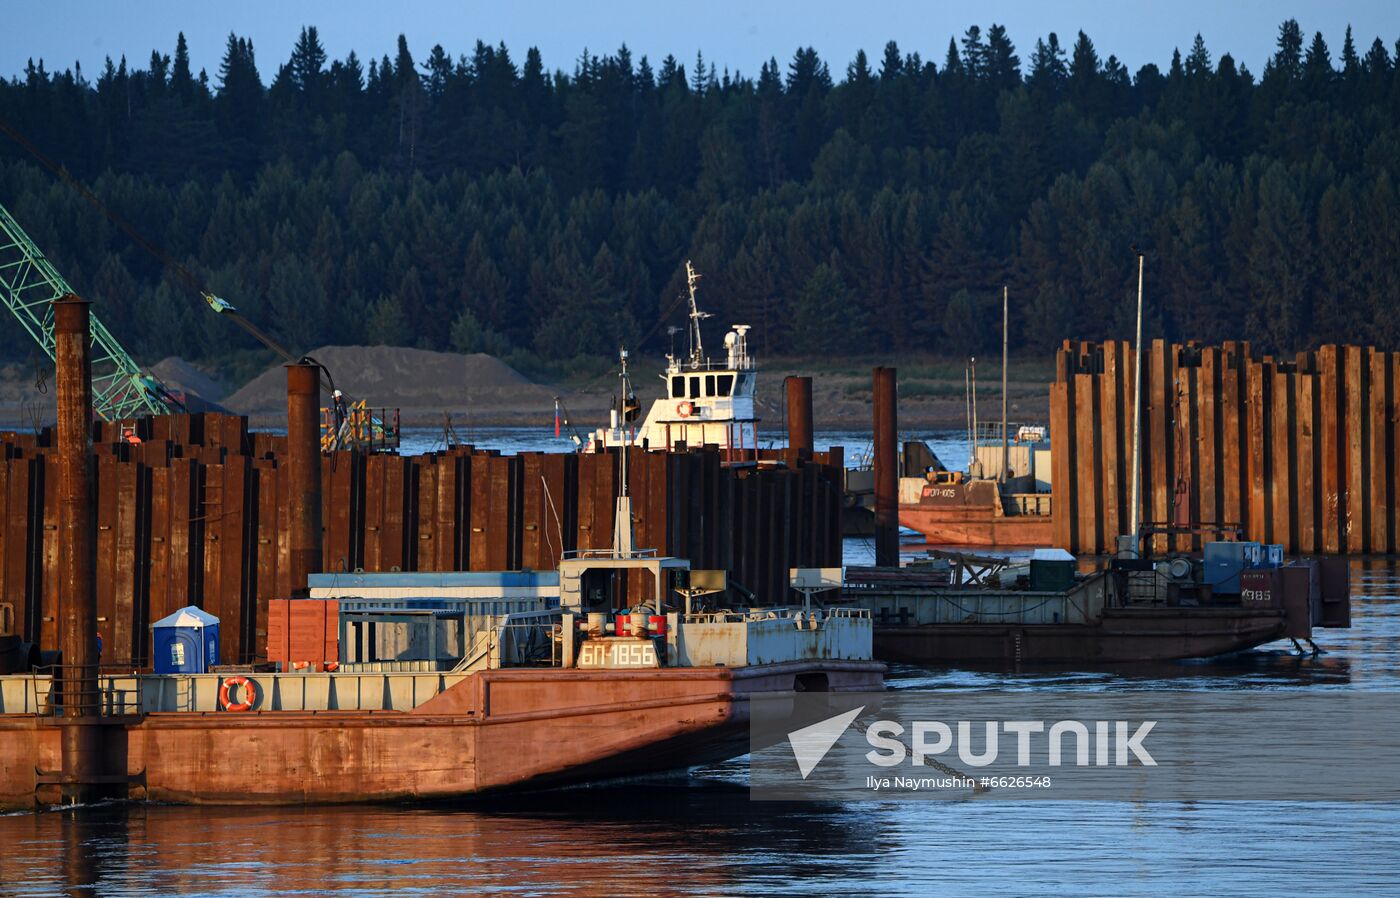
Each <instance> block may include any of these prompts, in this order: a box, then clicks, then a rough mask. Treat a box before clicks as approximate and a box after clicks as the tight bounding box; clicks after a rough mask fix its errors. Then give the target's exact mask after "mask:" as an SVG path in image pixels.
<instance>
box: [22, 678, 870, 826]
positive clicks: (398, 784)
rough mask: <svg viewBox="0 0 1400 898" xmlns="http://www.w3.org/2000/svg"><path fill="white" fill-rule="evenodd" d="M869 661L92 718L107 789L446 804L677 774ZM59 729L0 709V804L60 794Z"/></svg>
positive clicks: (488, 684)
mask: <svg viewBox="0 0 1400 898" xmlns="http://www.w3.org/2000/svg"><path fill="white" fill-rule="evenodd" d="M883 672H884V665H882V664H879V663H877V662H861V661H847V662H833V661H798V662H786V663H782V664H773V665H763V666H755V667H748V668H736V669H728V668H712V669H661V670H651V671H578V670H563V671H561V670H547V669H546V670H529V669H512V670H496V671H485V672H482V673H479V674H475V675H473V676H469V677H467V678H466V679H464V680H462V681H461V682H460V683H458V684H456V685H454V686H452V687H451V688H449V689H447V690H445V691H444V692H442V693H440V694H439V695H437V696H435V697H434V698H432V699H429V700H428V701H427V702H425V703H424V704H422V705H420V706H419V707H417V708H415V709H413V710H411V711H313V712H291V711H268V712H261V713H260V712H249V713H244V714H235V713H228V712H209V713H202V712H173V713H152V714H146V715H140V716H137V715H133V716H127V717H111V718H103V719H102V723H101V724H94V725H95V726H97V727H98V728H99V730H100V732H101V737H102V739H103V741H104V742H105V749H106V752H105V754H106V757H107V758H109V759H110V760H109V764H110V766H109V768H108V769H107V770H105V771H102V772H101V774H100V775H99V778H98V785H99V787H101V788H103V789H105V791H106V792H107V793H108V794H109V795H112V796H113V797H119V798H130V799H137V800H140V799H146V800H151V801H161V802H174V803H182V804H240V805H285V804H318V803H319V804H324V803H350V802H394V801H434V800H438V801H447V800H453V799H462V798H468V797H471V796H475V795H482V794H487V793H494V792H504V791H509V790H517V789H532V788H544V787H550V786H558V785H565V784H570V783H580V782H589V781H595V780H600V779H607V778H611V777H617V776H627V775H636V774H641V773H650V772H657V771H666V770H677V769H684V768H686V767H689V766H693V765H696V764H704V763H711V762H715V761H720V760H725V759H728V758H732V757H736V756H738V755H741V754H743V753H744V752H746V751H747V750H748V747H747V746H748V702H749V699H750V697H751V696H753V695H755V694H760V693H773V692H787V691H793V690H795V689H797V688H798V685H799V683H810V682H811V679H810V678H811V677H813V676H814V675H815V676H820V677H822V678H823V683H822V685H823V686H825V687H826V688H828V689H830V690H832V691H860V690H869V689H879V688H881V687H882V684H883ZM61 730H62V727H61V726H56V725H54V719H53V718H51V717H43V716H39V715H34V714H3V715H0V807H7V808H16V809H23V808H37V807H42V806H44V805H47V804H52V803H54V802H56V801H57V800H58V799H59V788H60V780H61V779H62V777H61V776H60V775H57V774H53V773H49V771H57V770H58V769H59V768H60V764H61V755H62V747H61V744H60V738H61Z"/></svg>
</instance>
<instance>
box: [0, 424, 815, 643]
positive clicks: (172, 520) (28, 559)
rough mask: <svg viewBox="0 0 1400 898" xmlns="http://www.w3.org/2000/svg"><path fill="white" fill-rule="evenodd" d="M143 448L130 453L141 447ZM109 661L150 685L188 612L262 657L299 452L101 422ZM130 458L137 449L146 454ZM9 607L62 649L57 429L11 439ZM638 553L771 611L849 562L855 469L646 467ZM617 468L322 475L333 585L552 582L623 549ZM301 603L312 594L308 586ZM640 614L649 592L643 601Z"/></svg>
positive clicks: (456, 460) (790, 462)
mask: <svg viewBox="0 0 1400 898" xmlns="http://www.w3.org/2000/svg"><path fill="white" fill-rule="evenodd" d="M128 433H129V434H130V435H131V437H132V438H134V439H129V438H128ZM93 436H94V451H95V453H96V455H97V460H96V461H97V463H96V467H95V470H96V493H95V495H96V517H97V534H96V536H97V539H96V542H97V552H96V565H97V577H96V580H97V592H96V598H97V609H98V611H97V613H98V630H99V632H100V634H101V636H102V639H103V653H102V661H103V663H104V665H109V666H128V667H130V666H136V667H144V666H146V665H147V664H148V663H149V656H150V629H149V627H150V623H151V622H152V621H155V620H159V619H160V618H162V617H164V616H166V615H167V614H170V613H172V612H173V611H175V610H176V609H178V608H181V607H184V606H186V605H191V604H193V605H199V606H200V607H202V608H204V609H205V610H207V611H209V612H210V613H211V614H214V615H215V616H217V617H218V618H219V619H220V620H221V621H222V622H223V626H222V627H221V638H222V640H223V644H222V646H221V656H222V657H223V658H224V659H225V661H226V662H239V663H246V662H250V661H255V660H259V659H262V658H265V657H266V652H267V607H268V601H269V600H270V599H275V598H286V597H289V596H291V595H292V594H293V592H294V591H295V589H296V588H297V587H298V584H294V583H293V582H292V570H293V566H292V564H291V560H290V551H291V546H290V544H289V539H288V536H289V531H290V525H291V522H290V519H289V511H288V506H289V502H288V499H289V495H288V492H289V483H288V474H287V467H286V449H287V438H286V437H285V436H281V435H275V434H267V433H249V432H248V426H247V420H246V419H244V418H242V417H239V416H234V415H221V414H214V413H204V414H190V415H170V416H161V417H147V418H141V419H137V420H135V421H125V422H113V423H107V422H95V423H94V424H93ZM134 440H140V442H135V441H134ZM0 448H2V449H3V457H2V458H0V504H3V509H0V510H3V514H4V517H3V521H4V523H3V526H0V601H6V602H11V603H13V604H14V607H15V626H16V630H17V632H19V633H21V634H23V635H24V636H25V638H26V639H31V640H34V641H37V642H38V643H39V644H40V645H41V646H42V647H43V648H56V647H57V645H58V639H59V625H60V617H59V610H58V606H57V596H58V582H59V574H60V565H59V548H60V537H59V503H58V491H57V484H58V468H57V463H58V459H57V450H56V446H55V439H54V434H53V432H52V430H48V429H46V430H43V431H40V432H39V433H37V434H33V433H31V434H20V433H0ZM631 452H632V454H631V456H630V457H629V461H628V467H629V480H630V492H631V495H632V497H633V504H632V507H633V515H634V525H635V531H636V544H637V546H639V547H641V548H648V549H653V548H654V549H657V550H659V551H661V552H663V553H667V554H672V555H679V556H682V557H687V558H689V559H690V560H691V563H692V565H693V566H694V567H697V568H724V569H726V570H729V571H730V573H731V576H732V578H733V579H735V580H737V581H738V582H739V583H741V584H743V585H744V586H745V587H747V588H748V589H750V590H752V591H753V592H754V593H756V594H757V595H758V596H760V597H762V598H764V599H766V600H772V601H782V600H784V599H785V598H787V576H788V569H789V568H791V567H799V566H836V565H839V564H840V563H841V536H840V510H841V484H842V480H841V474H840V466H841V454H840V451H839V450H837V451H835V452H833V453H824V452H819V453H814V454H813V455H812V456H811V457H810V459H808V458H806V457H804V458H802V459H794V458H791V457H789V455H788V454H787V453H785V452H784V451H783V450H776V451H768V450H764V451H762V452H761V453H760V458H759V461H760V462H761V463H760V464H759V465H757V466H755V465H749V466H747V467H745V466H728V465H725V464H724V463H723V455H722V453H721V451H720V450H718V449H716V448H714V447H704V448H697V449H692V450H690V451H687V452H683V453H681V452H675V453H664V452H643V451H642V450H640V449H633V450H631ZM618 460H619V456H618V453H617V452H616V451H614V452H612V453H608V454H601V455H566V454H556V453H524V454H521V455H501V454H499V453H497V452H494V451H487V450H479V449H474V448H472V447H470V446H462V447H455V448H453V449H450V450H446V451H439V452H435V453H432V454H428V455H419V456H399V455H366V454H362V453H357V452H349V451H346V452H335V453H330V454H326V455H324V456H323V457H322V463H321V481H322V485H323V486H322V508H321V520H322V547H323V553H322V556H323V567H324V568H325V570H326V571H327V572H336V571H356V570H364V571H396V570H397V571H452V570H473V571H484V570H518V569H535V570H549V569H553V568H554V567H555V566H556V565H557V564H558V561H559V558H560V556H561V555H562V553H563V552H566V551H572V550H575V549H605V548H608V547H609V546H610V544H611V538H612V527H613V514H614V511H615V508H616V503H615V498H616V495H617V491H618V488H619V485H620V484H619V481H618V477H619V471H618V468H619V464H618ZM300 586H301V587H304V586H305V584H300ZM629 590H630V591H631V594H632V596H633V597H634V598H637V599H640V598H642V597H644V596H646V595H649V585H648V584H645V583H640V582H637V583H629Z"/></svg>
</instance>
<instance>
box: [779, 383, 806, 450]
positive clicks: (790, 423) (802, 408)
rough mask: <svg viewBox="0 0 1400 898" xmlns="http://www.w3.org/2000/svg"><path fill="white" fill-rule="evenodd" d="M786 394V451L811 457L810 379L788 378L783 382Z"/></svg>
mask: <svg viewBox="0 0 1400 898" xmlns="http://www.w3.org/2000/svg"><path fill="white" fill-rule="evenodd" d="M783 388H784V390H785V391H786V393H787V428H788V432H787V438H788V449H789V450H791V451H792V452H793V453H794V454H796V455H799V456H800V455H801V454H802V452H804V451H805V452H806V453H807V458H811V457H812V378H810V377H789V378H787V379H785V380H784V381H783Z"/></svg>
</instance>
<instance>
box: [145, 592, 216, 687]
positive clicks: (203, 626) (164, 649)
mask: <svg viewBox="0 0 1400 898" xmlns="http://www.w3.org/2000/svg"><path fill="white" fill-rule="evenodd" d="M151 630H152V631H154V632H153V633H152V637H153V639H152V642H153V643H154V652H155V670H156V673H158V674H171V673H207V672H208V671H209V668H210V667H213V666H214V665H215V664H218V663H219V619H218V618H217V617H215V616H214V615H212V614H209V613H208V612H206V611H203V610H202V609H199V608H196V607H195V606H193V605H190V606H189V607H188V608H181V609H180V610H179V611H177V612H175V613H174V614H172V615H170V616H169V617H163V618H161V619H160V620H158V621H156V622H155V623H153V624H151Z"/></svg>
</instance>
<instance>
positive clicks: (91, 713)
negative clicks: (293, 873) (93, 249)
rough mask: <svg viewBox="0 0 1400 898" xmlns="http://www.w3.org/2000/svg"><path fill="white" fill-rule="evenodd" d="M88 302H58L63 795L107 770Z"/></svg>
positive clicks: (79, 792)
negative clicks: (100, 679) (100, 686)
mask: <svg viewBox="0 0 1400 898" xmlns="http://www.w3.org/2000/svg"><path fill="white" fill-rule="evenodd" d="M90 341H91V334H90V330H89V323H88V303H87V300H84V299H79V298H78V297H76V296H73V295H72V294H69V295H67V296H64V297H61V298H60V299H58V300H56V301H55V302H54V361H55V367H56V375H55V378H54V379H55V381H56V382H57V396H58V509H59V511H58V514H59V534H60V536H59V538H60V540H61V544H60V545H61V550H60V552H59V557H60V561H59V565H60V573H59V609H60V610H59V619H60V622H61V623H60V627H59V648H60V649H62V651H63V666H62V669H61V671H60V685H61V691H60V696H61V697H62V701H63V719H62V724H63V731H62V738H61V745H62V752H63V767H62V770H63V780H64V782H63V785H62V789H61V792H62V795H63V800H64V801H65V802H68V803H70V804H76V803H80V802H85V801H87V800H88V799H89V798H90V797H91V796H92V788H93V785H94V780H95V778H96V777H97V776H98V775H100V774H101V773H102V772H103V771H102V767H103V765H102V734H101V731H100V729H99V728H98V727H97V726H96V724H97V723H98V719H99V718H100V717H101V711H102V707H101V701H100V694H99V692H98V656H97V588H96V583H95V582H94V580H93V576H94V571H96V569H97V564H96V556H95V552H96V548H97V538H96V518H95V516H94V515H93V502H92V493H93V490H92V487H93V476H92V473H93V472H92V356H91V354H90V352H89V344H90Z"/></svg>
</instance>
